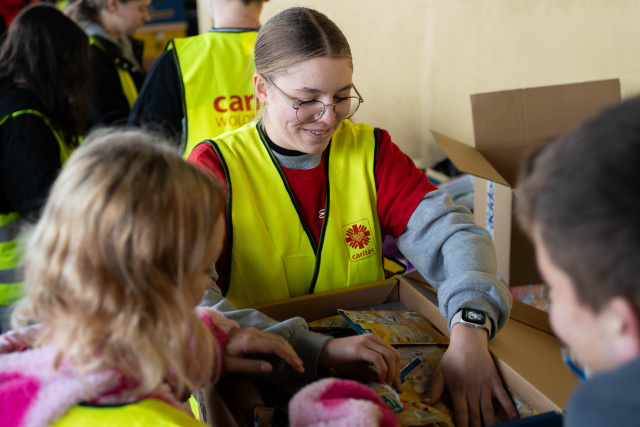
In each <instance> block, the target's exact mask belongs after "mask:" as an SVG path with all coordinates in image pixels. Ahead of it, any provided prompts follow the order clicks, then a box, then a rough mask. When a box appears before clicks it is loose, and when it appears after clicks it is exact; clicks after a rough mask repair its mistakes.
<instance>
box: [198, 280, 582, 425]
mask: <svg viewBox="0 0 640 427" xmlns="http://www.w3.org/2000/svg"><path fill="white" fill-rule="evenodd" d="M393 301H400V302H402V303H403V304H404V305H405V306H407V307H408V308H409V309H411V310H414V311H419V312H421V313H422V314H423V315H425V316H426V317H427V318H428V319H429V320H430V321H431V322H432V323H433V324H434V326H435V327H436V328H438V329H439V330H440V332H442V333H444V334H446V335H447V336H448V335H449V333H448V330H447V322H446V320H445V319H444V318H443V317H442V315H441V314H440V311H439V309H438V303H437V295H436V292H435V290H434V289H433V288H431V287H430V286H429V285H428V284H427V283H426V282H425V281H424V279H423V278H422V277H421V276H420V275H419V274H418V273H417V272H415V271H414V272H412V273H409V274H406V275H404V276H402V277H401V278H400V279H399V280H395V279H390V280H385V281H381V282H376V283H372V284H367V285H362V286H357V287H353V288H347V289H341V290H337V291H329V292H323V293H320V294H314V295H305V296H302V297H297V298H291V299H289V300H285V301H280V302H275V303H267V304H261V305H259V306H256V307H254V308H256V309H259V310H260V311H262V312H263V313H265V314H267V315H268V316H270V317H273V318H274V319H277V320H285V319H288V318H290V317H294V316H300V317H303V318H305V319H306V320H307V321H312V320H317V319H320V318H323V317H328V316H333V315H336V314H337V309H338V308H344V309H356V308H362V307H369V306H375V305H379V304H382V303H388V302H393ZM561 347H562V345H561V343H560V342H559V341H558V339H557V338H555V337H554V336H553V335H552V334H551V330H550V328H549V323H548V321H547V314H546V313H545V312H543V311H541V310H537V309H535V308H532V307H529V306H526V305H524V304H522V303H518V302H516V303H515V305H514V308H513V310H512V316H511V318H510V319H509V321H508V322H507V324H506V325H505V327H504V328H503V329H502V330H501V331H500V332H499V333H498V334H497V335H496V337H495V338H494V339H492V340H491V341H490V342H489V350H490V351H491V353H492V355H493V357H494V359H495V361H496V365H497V367H498V370H499V372H500V374H501V375H502V378H503V380H504V382H505V384H506V385H507V386H508V387H510V388H511V389H512V390H513V391H514V392H515V393H516V394H518V395H519V396H520V397H521V398H522V399H524V400H525V401H526V402H527V403H528V404H529V405H530V406H531V407H532V408H533V409H535V410H536V411H538V412H539V413H545V412H549V411H555V412H562V409H563V408H564V407H565V405H566V403H567V399H568V396H569V394H570V392H571V390H572V389H573V388H574V386H575V384H576V382H577V379H576V378H575V377H574V376H573V374H572V373H571V372H570V371H569V369H568V368H567V367H566V366H565V365H564V363H563V362H562V360H561V355H560V350H561ZM233 394H236V395H239V396H241V397H240V398H233V396H232V395H233ZM230 401H233V402H235V403H230ZM199 402H201V413H202V415H201V416H202V418H201V419H203V418H204V419H203V421H205V420H206V422H208V423H209V425H220V426H233V425H243V423H244V422H245V421H244V420H242V418H244V419H247V417H248V419H251V417H252V414H253V408H254V407H256V406H260V405H261V403H260V402H261V399H260V397H259V395H257V392H256V391H255V389H252V387H251V383H249V382H246V381H245V380H244V379H242V377H240V378H227V380H226V381H223V382H222V384H220V385H219V387H218V388H217V389H216V388H215V387H212V388H210V389H209V390H203V391H202V392H201V393H200V396H199Z"/></svg>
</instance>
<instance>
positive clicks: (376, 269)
mask: <svg viewBox="0 0 640 427" xmlns="http://www.w3.org/2000/svg"><path fill="white" fill-rule="evenodd" d="M255 64H256V73H255V74H254V75H253V85H254V95H255V97H256V99H257V100H258V101H259V102H260V103H261V104H262V105H263V108H262V109H261V110H260V114H259V116H258V119H257V120H255V121H253V122H251V123H249V124H247V125H245V126H244V127H242V128H240V129H238V130H235V131H232V132H228V133H226V134H224V135H222V136H220V137H217V138H215V139H213V140H207V141H204V142H202V143H201V144H199V145H198V146H197V147H196V148H195V149H194V150H193V151H192V153H191V155H190V156H189V161H191V162H193V163H195V164H196V165H198V166H199V167H201V168H203V169H205V170H207V171H208V172H210V173H211V175H212V176H213V177H215V178H216V179H218V180H220V182H221V183H222V185H223V186H224V187H225V189H226V191H227V195H228V199H227V209H226V227H227V230H226V232H227V234H226V241H225V247H224V249H223V252H222V256H221V258H220V260H219V261H218V263H217V264H216V269H217V273H218V274H219V278H218V281H217V285H218V286H219V287H220V288H221V289H222V291H223V293H225V295H226V297H227V298H228V299H229V301H231V302H232V303H233V304H234V305H236V306H237V307H246V306H249V305H253V304H258V303H263V302H269V301H276V300H281V299H287V298H291V297H296V296H300V295H306V294H312V293H318V292H323V291H328V290H332V289H338V288H344V287H349V286H357V285H361V284H364V283H368V282H373V281H376V280H381V279H384V278H385V270H384V266H383V251H382V242H383V241H384V238H385V236H386V235H387V234H390V235H391V236H392V237H393V238H395V239H396V242H397V246H398V247H399V248H400V249H401V251H402V252H403V253H404V255H405V256H406V257H407V258H408V259H409V260H410V261H411V263H412V264H413V265H415V266H416V267H417V268H418V270H419V271H420V272H421V273H422V275H423V276H425V277H426V278H427V279H428V280H429V281H430V283H431V284H432V285H434V286H435V287H437V288H438V290H439V294H438V297H439V299H440V307H441V310H442V314H443V315H444V316H445V317H446V318H447V319H449V320H450V327H451V328H452V340H451V346H450V349H449V351H448V352H447V354H446V355H445V357H444V358H443V362H442V363H441V365H440V367H441V368H440V370H439V371H438V372H437V373H436V377H435V380H434V387H433V390H432V391H431V393H430V394H429V396H430V397H431V398H433V399H435V400H436V401H437V399H438V398H439V395H440V393H441V392H442V389H443V388H444V385H445V383H446V384H447V385H448V386H449V388H450V391H451V393H452V395H453V397H454V402H455V406H456V413H457V421H458V425H461V426H464V425H466V424H467V420H468V419H471V420H472V424H474V425H475V424H476V423H477V425H480V422H481V420H484V422H485V424H491V423H493V422H494V421H495V420H494V415H493V404H492V398H493V397H496V398H497V399H498V400H499V401H500V403H501V404H502V405H503V406H504V407H505V408H506V409H507V411H508V412H509V413H514V412H515V410H514V408H513V405H512V404H511V402H510V400H509V398H508V396H507V394H506V392H505V390H504V388H503V387H502V383H501V380H500V377H499V376H498V373H497V370H496V368H495V365H494V363H493V361H492V359H491V356H490V355H489V352H488V350H487V337H488V335H490V336H493V335H494V334H495V333H496V332H497V330H498V329H499V328H500V327H502V325H504V323H505V322H506V320H507V319H508V317H509V310H510V308H511V295H510V293H509V291H508V290H507V288H506V287H505V286H504V285H503V284H502V283H500V282H499V281H498V280H497V279H496V262H495V251H494V249H493V242H492V240H491V237H490V236H489V235H488V233H487V232H486V231H485V230H483V229H482V228H480V227H478V226H476V225H475V224H474V222H473V218H472V216H471V213H470V212H469V211H468V209H466V208H464V207H461V206H455V205H454V204H453V203H452V201H451V199H450V197H449V195H448V194H447V193H446V192H444V191H440V190H438V189H437V188H436V187H435V186H434V185H432V184H431V183H430V182H429V181H428V180H427V177H426V176H425V175H424V173H422V172H421V171H420V170H419V169H417V168H416V167H415V165H414V164H413V162H412V161H411V160H410V159H409V157H407V156H406V155H405V154H404V153H402V151H400V149H399V148H398V147H397V146H396V145H395V144H394V143H393V142H392V141H391V137H390V136H389V134H388V132H386V131H385V130H382V129H378V128H374V127H372V126H369V125H367V124H363V123H351V121H349V120H348V119H349V117H351V116H352V115H353V114H355V113H356V112H357V111H358V108H359V107H360V104H362V102H363V96H362V95H361V94H360V93H359V92H358V91H357V90H356V88H355V85H354V83H353V61H352V57H351V49H350V47H349V43H348V42H347V40H346V38H345V36H344V34H343V33H342V31H340V29H339V28H338V27H337V26H336V24H335V23H333V22H332V21H331V20H330V19H329V18H327V17H326V16H325V15H323V14H322V13H320V12H318V11H315V10H312V9H308V8H303V7H297V8H290V9H286V10H284V11H283V12H281V13H279V14H277V15H275V16H274V17H273V18H271V19H270V20H269V21H267V22H266V23H265V25H264V26H263V27H262V28H261V29H260V31H259V33H258V37H257V39H256V44H255ZM463 308H471V309H473V310H475V311H477V312H485V314H486V316H487V318H489V319H490V322H488V323H487V325H486V328H487V329H488V330H489V334H487V333H486V331H485V330H480V329H477V328H471V327H466V325H465V324H464V323H461V324H460V325H458V324H455V327H454V323H455V320H452V319H453V318H454V315H455V314H456V313H457V312H459V311H461V310H462V309H463ZM434 403H435V402H434ZM481 407H482V408H483V409H482V410H481V409H480V408H481Z"/></svg>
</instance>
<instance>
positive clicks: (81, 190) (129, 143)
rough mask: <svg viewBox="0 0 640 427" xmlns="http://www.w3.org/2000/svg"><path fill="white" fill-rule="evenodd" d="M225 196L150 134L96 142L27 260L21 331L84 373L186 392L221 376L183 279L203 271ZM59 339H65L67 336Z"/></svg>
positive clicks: (52, 206)
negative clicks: (38, 328)
mask: <svg viewBox="0 0 640 427" xmlns="http://www.w3.org/2000/svg"><path fill="white" fill-rule="evenodd" d="M223 209H224V195H223V194H222V191H221V190H220V188H219V187H218V186H217V184H216V183H214V182H213V180H212V179H211V178H209V177H208V176H207V175H205V173H203V172H202V171H200V170H199V169H197V168H196V167H195V166H193V165H191V164H188V163H186V162H184V160H182V159H181V158H180V157H179V156H178V155H177V154H176V153H174V152H173V151H172V150H171V149H170V148H168V145H163V144H160V143H159V142H158V140H157V137H154V136H153V135H150V134H147V133H144V132H142V131H110V132H104V131H103V132H101V133H99V134H96V135H94V136H93V137H89V138H88V141H87V142H86V143H85V145H83V146H82V147H81V148H79V149H78V150H77V151H76V152H75V153H74V154H73V155H72V156H71V158H70V160H69V161H68V162H67V164H66V165H65V167H64V168H63V170H62V172H61V174H60V176H59V177H58V179H57V180H56V182H55V183H54V185H53V188H52V191H51V195H50V197H49V199H48V202H47V204H46V206H45V208H44V213H43V215H42V217H41V219H40V221H39V222H38V223H37V224H36V226H35V228H34V229H33V230H32V234H31V236H30V238H29V240H28V242H27V246H26V253H25V271H26V276H25V282H24V286H25V294H26V295H25V299H24V301H23V302H21V304H20V306H19V307H18V309H17V310H16V313H15V315H14V322H15V323H16V324H17V325H24V324H25V323H26V322H28V321H36V322H40V323H42V325H43V333H42V336H41V338H40V341H39V343H43V342H44V343H47V344H52V343H51V342H50V341H51V340H52V338H53V337H55V339H56V340H57V341H55V342H54V343H53V344H54V345H55V346H56V347H57V348H58V360H59V359H60V358H61V357H66V358H68V359H69V360H71V361H72V363H74V364H75V365H76V366H77V367H78V368H79V369H80V370H81V371H84V372H86V371H89V370H97V369H102V368H110V367H117V368H118V369H120V370H121V371H122V373H123V374H124V375H125V376H127V377H130V378H134V379H136V380H138V381H139V387H138V388H137V389H136V390H135V392H136V393H140V392H145V391H150V390H153V389H154V388H155V387H157V386H158V385H159V384H160V383H161V382H163V381H170V384H171V386H172V387H174V388H175V390H176V391H177V392H178V393H180V394H182V393H183V392H184V391H186V390H187V389H193V388H194V387H197V386H199V385H201V384H203V383H204V382H206V381H207V380H208V379H209V378H210V376H211V372H212V367H211V365H212V360H213V345H214V343H213V338H212V336H211V333H210V332H209V331H208V329H207V328H206V327H205V326H204V324H203V323H202V321H201V320H200V319H199V318H198V317H197V315H196V314H195V312H194V302H193V299H192V298H193V297H192V296H190V295H192V294H190V292H189V288H188V287H189V286H191V285H192V284H191V283H187V282H186V281H185V278H187V277H189V275H191V274H194V273H201V272H199V271H197V272H196V269H197V268H201V263H202V262H203V259H204V257H205V252H206V248H207V244H208V243H209V242H210V239H211V238H212V237H213V232H214V225H215V224H216V222H217V221H218V220H220V218H222V213H223ZM60 331H65V332H66V334H62V337H63V338H62V339H60V336H61V334H60Z"/></svg>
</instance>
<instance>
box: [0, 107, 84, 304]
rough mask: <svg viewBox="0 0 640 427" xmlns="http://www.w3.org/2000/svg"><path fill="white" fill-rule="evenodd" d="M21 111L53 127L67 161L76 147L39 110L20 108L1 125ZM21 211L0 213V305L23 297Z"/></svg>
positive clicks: (2, 119) (61, 159) (4, 118)
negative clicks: (72, 146) (66, 141)
mask: <svg viewBox="0 0 640 427" xmlns="http://www.w3.org/2000/svg"><path fill="white" fill-rule="evenodd" d="M22 114H33V115H35V116H38V117H40V118H41V119H42V120H43V121H44V122H45V124H46V125H47V126H48V127H49V129H51V132H52V133H53V135H54V136H55V138H56V140H57V141H58V146H59V148H60V164H64V162H66V161H67V159H68V158H69V156H70V155H71V153H72V151H73V149H72V148H71V147H69V146H68V145H67V144H66V143H65V141H64V139H63V138H62V136H61V135H60V133H59V132H58V131H57V130H56V129H55V128H54V127H53V125H52V124H51V121H50V120H49V118H47V117H46V116H45V115H44V114H42V113H41V112H39V111H36V110H20V111H16V112H14V113H12V114H8V115H6V116H4V117H3V118H1V119H0V126H2V125H3V124H4V123H5V122H6V121H7V120H10V119H12V118H14V117H17V116H20V115H22ZM21 222H22V221H21V220H20V214H18V212H9V213H4V214H0V305H11V304H14V303H16V302H17V301H18V300H19V299H20V298H21V297H22V280H23V271H22V239H21V233H20V228H21V226H22V224H21Z"/></svg>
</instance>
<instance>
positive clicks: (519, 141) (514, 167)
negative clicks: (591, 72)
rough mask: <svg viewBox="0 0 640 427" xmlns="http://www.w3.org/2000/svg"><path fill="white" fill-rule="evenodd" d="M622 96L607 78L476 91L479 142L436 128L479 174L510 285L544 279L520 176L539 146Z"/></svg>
mask: <svg viewBox="0 0 640 427" xmlns="http://www.w3.org/2000/svg"><path fill="white" fill-rule="evenodd" d="M619 101H620V82H619V80H617V79H614V80H602V81H594V82H586V83H574V84H564V85H558V86H546V87H537V88H529V89H518V90H507V91H501V92H491V93H481V94H476V95H471V108H472V115H473V129H474V134H475V135H474V136H475V147H474V146H471V145H467V144H463V143H462V142H459V141H456V140H454V139H453V138H450V137H448V136H446V135H443V134H441V133H439V132H436V131H432V133H433V135H434V137H435V139H436V141H437V142H438V143H439V144H440V146H441V147H442V148H443V149H444V150H445V152H446V153H447V154H448V155H449V157H450V158H451V160H452V161H453V162H454V163H455V165H456V166H457V167H458V169H460V170H461V171H463V172H467V173H469V174H472V175H474V176H476V179H475V191H474V215H475V220H476V223H477V224H478V225H481V226H483V227H485V228H486V229H487V230H488V231H489V233H491V235H492V236H493V239H494V242H495V247H496V254H497V256H498V273H499V274H500V277H501V279H502V280H504V281H505V283H507V284H509V285H528V284H533V283H540V281H541V279H540V276H539V274H538V271H537V269H536V265H535V255H534V251H533V247H532V245H531V243H530V242H529V239H528V238H527V237H526V236H525V235H524V234H523V233H522V231H521V230H520V229H519V227H518V224H517V221H516V219H515V217H514V203H515V198H514V197H517V194H518V190H517V188H516V181H517V177H518V170H519V168H520V167H521V166H522V163H523V161H524V160H525V159H526V158H527V157H528V156H529V155H530V154H531V153H532V152H533V151H535V150H536V149H537V148H539V147H541V146H542V145H543V144H545V143H547V142H549V141H550V140H552V139H553V138H555V137H557V136H559V135H561V134H563V133H564V132H566V131H568V130H569V129H571V128H572V127H574V126H575V125H577V124H578V123H579V122H581V121H583V120H585V119H586V118H588V117H590V116H592V115H594V114H595V113H597V112H598V111H600V110H601V109H602V108H604V107H607V106H609V105H612V104H614V103H617V102H619Z"/></svg>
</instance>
